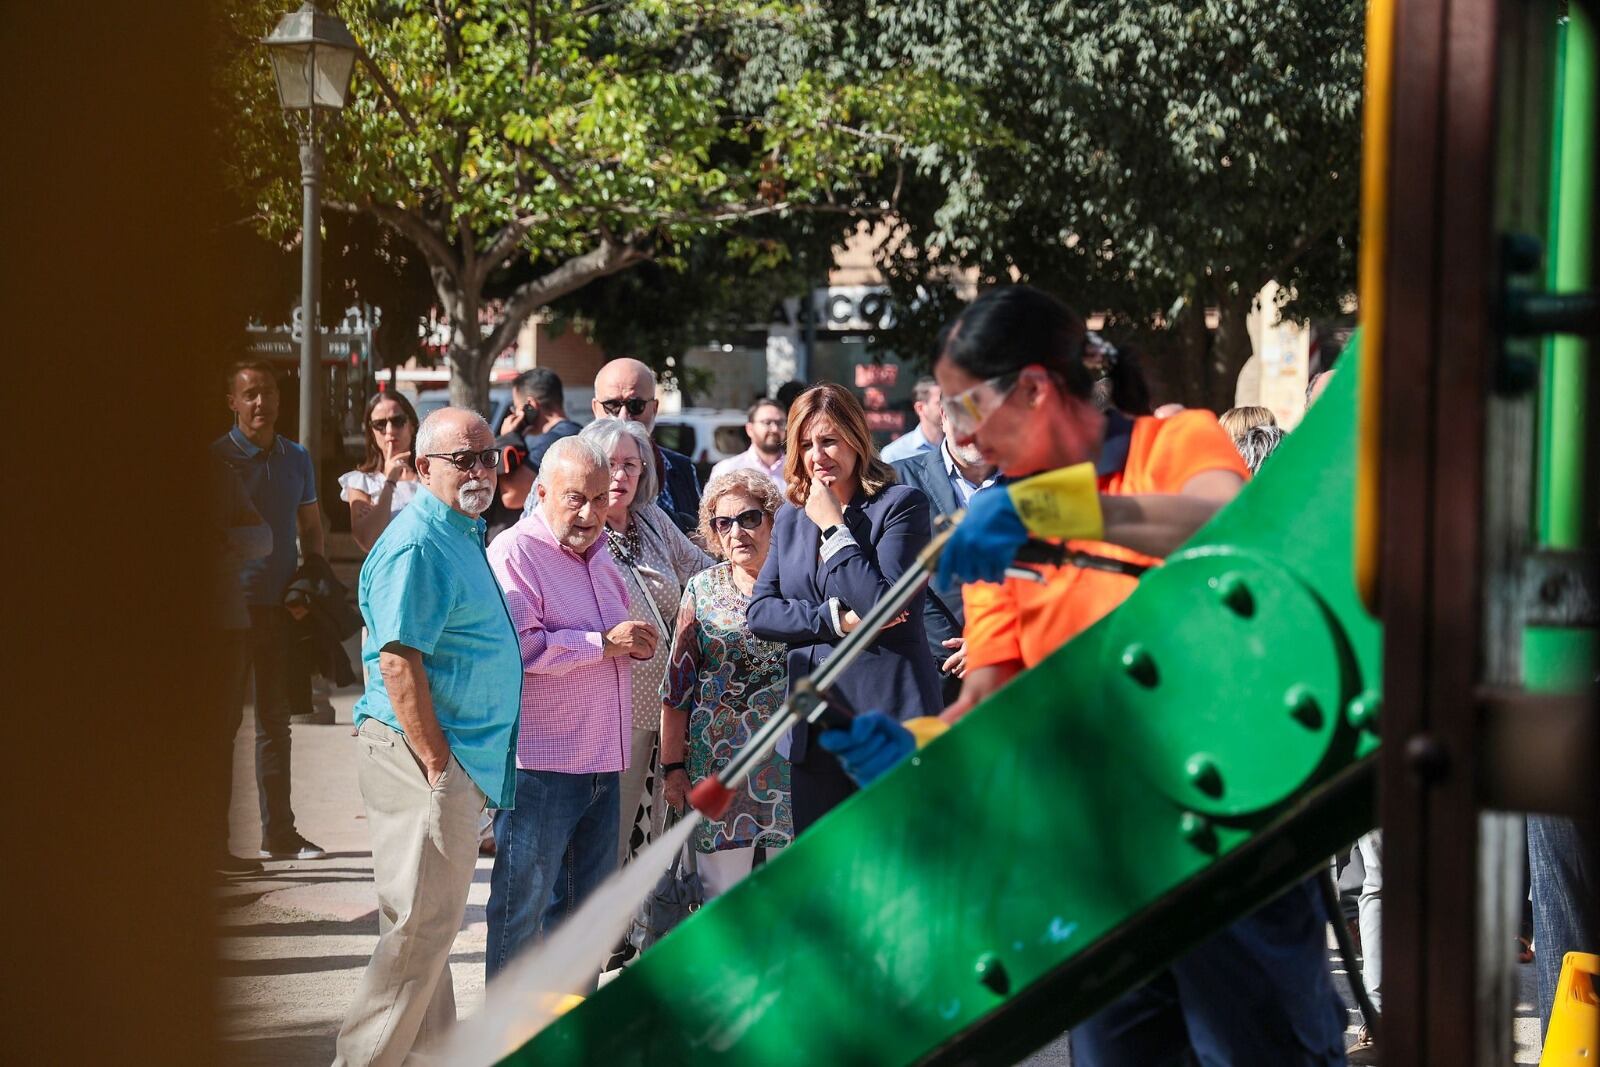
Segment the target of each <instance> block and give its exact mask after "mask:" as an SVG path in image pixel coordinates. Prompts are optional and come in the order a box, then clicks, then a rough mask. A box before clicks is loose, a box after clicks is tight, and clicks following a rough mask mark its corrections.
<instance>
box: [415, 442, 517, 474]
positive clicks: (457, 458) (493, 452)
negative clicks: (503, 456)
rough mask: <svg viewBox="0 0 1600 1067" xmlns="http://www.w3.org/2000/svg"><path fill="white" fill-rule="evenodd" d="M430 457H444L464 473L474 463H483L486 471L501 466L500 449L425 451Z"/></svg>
mask: <svg viewBox="0 0 1600 1067" xmlns="http://www.w3.org/2000/svg"><path fill="white" fill-rule="evenodd" d="M423 455H425V456H426V457H427V458H429V459H442V460H444V461H445V462H446V463H448V464H450V466H452V467H454V468H455V469H456V470H458V471H460V472H461V473H462V474H466V473H467V472H468V471H470V470H471V469H472V468H473V465H474V464H481V465H482V467H483V469H484V470H486V471H492V470H498V469H499V467H500V449H498V448H486V449H484V450H483V451H482V452H473V451H470V450H467V451H462V452H425V453H423Z"/></svg>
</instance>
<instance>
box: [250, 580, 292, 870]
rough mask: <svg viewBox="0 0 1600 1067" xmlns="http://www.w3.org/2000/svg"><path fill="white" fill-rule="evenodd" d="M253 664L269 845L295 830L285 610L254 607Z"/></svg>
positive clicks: (264, 836) (260, 787)
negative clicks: (290, 782) (291, 797)
mask: <svg viewBox="0 0 1600 1067" xmlns="http://www.w3.org/2000/svg"><path fill="white" fill-rule="evenodd" d="M250 666H251V668H252V669H253V671H254V673H255V696H256V792H257V794H258V797H259V800H260V802H261V840H262V842H263V843H271V842H277V841H283V840H284V839H286V838H288V837H290V836H292V835H293V834H294V832H295V828H294V809H293V808H291V807H290V805H289V710H290V709H289V700H288V684H289V613H288V612H286V611H285V610H284V609H283V608H280V607H273V606H270V605H267V606H262V605H256V604H252V605H251V606H250Z"/></svg>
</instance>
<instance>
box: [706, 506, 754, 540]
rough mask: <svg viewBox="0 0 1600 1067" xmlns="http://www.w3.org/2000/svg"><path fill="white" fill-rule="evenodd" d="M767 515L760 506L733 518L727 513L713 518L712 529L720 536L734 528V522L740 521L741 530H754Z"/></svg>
mask: <svg viewBox="0 0 1600 1067" xmlns="http://www.w3.org/2000/svg"><path fill="white" fill-rule="evenodd" d="M766 517H767V513H766V512H764V511H762V510H761V509H760V508H751V509H750V510H749V511H741V512H739V514H737V515H735V516H733V517H732V518H729V517H728V516H726V515H718V516H716V517H715V518H713V519H712V520H711V529H712V530H713V531H714V532H715V533H716V534H717V536H718V537H721V536H722V535H723V534H726V533H727V532H728V531H729V530H731V529H733V524H734V523H738V524H739V528H740V529H741V530H754V529H755V528H756V527H757V526H760V525H761V520H763V519H765V518H766Z"/></svg>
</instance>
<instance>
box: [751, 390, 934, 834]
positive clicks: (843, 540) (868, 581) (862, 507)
mask: <svg viewBox="0 0 1600 1067" xmlns="http://www.w3.org/2000/svg"><path fill="white" fill-rule="evenodd" d="M784 479H785V482H786V484H787V492H786V494H785V495H786V496H787V497H788V501H789V502H788V503H787V504H785V505H784V506H783V508H781V509H780V510H779V512H778V516H777V519H776V521H775V522H774V524H773V531H772V549H771V551H770V552H769V553H768V555H767V561H766V564H765V565H764V566H763V567H762V569H761V576H760V578H758V579H757V580H756V584H755V592H754V595H753V596H752V597H751V599H750V605H749V608H748V610H747V618H748V619H749V625H750V632H751V633H753V634H755V635H756V636H757V637H761V638H765V639H767V640H769V641H777V642H780V643H782V644H783V645H785V646H786V647H787V648H788V656H787V661H788V662H787V666H788V676H789V685H790V686H791V687H792V686H793V685H794V684H795V682H797V681H799V680H800V679H802V678H804V677H806V676H807V675H808V674H810V673H811V672H812V671H813V670H815V669H816V668H817V667H818V666H819V665H820V664H821V663H822V661H823V660H825V659H827V658H828V656H829V655H830V654H831V653H832V652H833V649H834V646H835V645H836V644H837V643H838V642H839V641H840V640H842V639H843V638H844V636H845V635H846V634H848V633H850V632H851V631H852V630H854V629H855V628H856V627H857V626H859V625H860V624H861V620H862V619H863V618H865V617H866V615H867V613H868V612H869V611H871V610H872V606H873V605H874V604H875V603H877V601H878V598H879V597H881V596H882V595H883V594H884V593H886V592H887V591H888V590H889V587H890V586H892V585H893V584H894V583H895V581H896V580H898V579H899V577H900V576H901V575H902V574H904V573H905V571H906V569H907V568H908V567H910V566H911V565H912V563H913V562H914V561H915V559H916V557H917V553H918V552H920V551H922V549H923V548H924V547H925V546H926V545H927V543H928V541H929V540H930V539H931V538H932V536H933V531H932V525H931V519H930V509H929V504H928V498H927V497H926V496H924V495H923V494H922V491H921V490H918V489H914V488H912V487H910V486H906V485H898V484H896V478H895V472H894V468H893V467H890V466H889V465H888V464H886V463H884V462H883V460H882V459H880V458H879V456H878V452H877V449H876V448H874V447H873V444H872V434H871V431H870V430H869V429H868V428H867V417H866V413H865V412H864V411H863V410H862V409H861V404H860V402H859V401H857V400H856V398H855V396H854V395H853V394H851V392H850V391H849V390H848V389H846V388H844V387H843V386H841V385H836V384H833V383H826V384H823V385H817V386H813V387H812V388H810V389H807V390H806V391H805V392H804V393H802V394H800V397H799V398H798V399H797V400H796V401H795V403H794V406H793V407H792V408H791V409H790V410H789V439H788V451H787V453H786V458H785V460H784ZM924 595H925V594H922V593H919V594H917V596H916V598H915V599H913V600H912V601H911V602H910V603H909V604H907V605H906V611H905V612H903V613H901V614H900V615H899V616H898V617H897V618H895V619H894V620H893V621H892V622H891V623H889V624H888V625H887V626H885V627H884V630H883V632H882V633H881V634H880V635H879V636H878V638H877V640H876V641H875V642H874V643H873V645H872V647H871V648H869V649H868V650H867V651H866V652H865V653H863V654H862V656H861V658H860V659H858V660H857V661H856V662H855V663H854V664H852V665H851V667H850V669H849V670H847V671H845V672H844V673H843V674H842V675H841V676H840V677H839V679H838V681H837V682H836V683H835V692H837V693H838V695H839V697H840V698H841V700H842V701H843V702H844V703H846V704H847V705H849V706H850V707H851V708H853V709H855V710H857V711H862V712H865V711H869V710H879V711H884V712H886V713H888V714H889V715H891V716H893V717H895V718H897V719H911V718H916V717H918V716H922V715H937V714H938V713H939V710H940V708H941V701H940V690H939V667H938V664H936V663H935V662H934V659H933V653H932V652H930V651H929V649H928V642H927V637H926V635H925V633H924V630H923V620H922V614H923V613H922V598H923V596H924ZM787 755H788V757H789V759H790V762H791V772H790V786H791V789H792V791H793V799H794V828H795V832H796V833H799V832H800V831H802V830H804V829H805V828H806V827H807V826H810V825H811V824H812V823H813V822H815V821H816V820H817V819H819V818H821V817H822V816H823V815H824V814H825V813H826V812H827V811H828V810H829V809H831V808H833V807H834V806H835V805H836V804H838V803H839V802H840V801H842V800H844V799H845V798H846V797H848V796H849V795H850V794H851V793H853V792H855V789H856V786H855V784H854V783H853V782H852V781H851V780H850V778H849V776H848V775H846V774H845V773H844V771H843V769H841V768H840V766H839V764H838V762H837V761H836V760H835V759H834V757H833V755H832V754H831V753H829V752H827V751H825V750H823V749H822V748H821V747H820V746H817V745H813V744H812V743H811V729H810V727H809V726H808V725H806V724H804V723H802V724H800V725H798V726H796V727H795V728H794V730H793V731H792V732H791V733H790V735H789V748H788V751H787Z"/></svg>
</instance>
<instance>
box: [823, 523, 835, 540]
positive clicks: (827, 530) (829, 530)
mask: <svg viewBox="0 0 1600 1067" xmlns="http://www.w3.org/2000/svg"><path fill="white" fill-rule="evenodd" d="M838 530H839V524H838V523H834V524H833V525H832V526H825V527H823V530H822V539H823V540H824V541H826V540H827V539H828V538H830V537H832V536H833V535H834V534H835V533H837V532H838Z"/></svg>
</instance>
